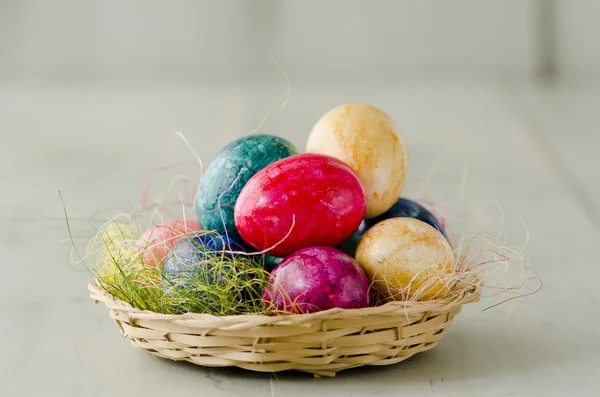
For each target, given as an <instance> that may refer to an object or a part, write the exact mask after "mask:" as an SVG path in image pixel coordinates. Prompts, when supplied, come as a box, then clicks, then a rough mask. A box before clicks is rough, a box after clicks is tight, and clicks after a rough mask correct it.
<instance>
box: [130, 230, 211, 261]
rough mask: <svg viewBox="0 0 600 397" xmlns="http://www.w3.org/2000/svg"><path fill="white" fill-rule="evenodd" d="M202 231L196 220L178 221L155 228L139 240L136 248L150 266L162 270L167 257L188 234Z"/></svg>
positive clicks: (147, 231)
mask: <svg viewBox="0 0 600 397" xmlns="http://www.w3.org/2000/svg"><path fill="white" fill-rule="evenodd" d="M197 230H201V227H200V225H199V224H198V222H196V221H194V220H187V221H184V220H183V219H179V220H176V221H175V222H173V223H170V224H167V225H159V226H154V227H152V228H150V229H148V230H146V232H144V234H142V236H141V237H140V238H139V239H138V241H137V243H136V246H137V249H138V251H139V252H143V254H142V257H143V258H144V262H145V263H146V264H147V265H148V266H155V267H159V268H161V267H162V265H163V262H164V261H165V258H166V256H167V255H168V254H169V252H171V251H172V250H173V247H175V245H176V244H177V243H178V242H179V241H180V240H181V239H182V238H183V237H184V236H185V235H186V234H188V233H190V232H193V231H197Z"/></svg>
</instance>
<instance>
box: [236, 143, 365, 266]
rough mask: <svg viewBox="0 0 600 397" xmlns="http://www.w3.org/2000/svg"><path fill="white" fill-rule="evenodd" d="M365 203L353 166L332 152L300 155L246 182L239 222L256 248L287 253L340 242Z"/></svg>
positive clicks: (239, 203) (352, 228)
mask: <svg viewBox="0 0 600 397" xmlns="http://www.w3.org/2000/svg"><path fill="white" fill-rule="evenodd" d="M365 206H366V199H365V191H364V189H363V187H362V185H361V183H360V180H359V179H358V176H357V175H356V174H355V173H354V171H352V169H350V167H348V166H347V165H346V164H344V163H343V162H341V161H340V160H338V159H336V158H334V157H331V156H325V155H320V154H299V155H295V156H292V157H288V158H286V159H283V160H280V161H277V162H275V163H273V164H271V165H269V166H267V167H265V168H264V169H263V170H262V171H259V172H258V173H257V174H256V175H254V176H253V177H252V179H250V181H248V183H247V184H246V186H245V187H244V189H243V190H242V192H241V193H240V196H239V198H238V201H237V203H236V206H235V225H236V227H237V229H238V231H239V233H240V235H241V237H242V238H243V239H244V241H246V243H248V244H249V245H251V246H252V247H254V248H256V249H257V250H259V251H263V250H265V249H269V251H268V253H269V255H273V256H279V257H284V256H286V255H289V254H291V253H292V252H295V251H297V250H299V249H302V248H306V247H310V246H313V245H322V246H328V247H335V246H337V245H339V244H341V243H342V242H343V241H345V240H346V239H347V238H348V237H350V235H351V234H352V233H353V232H354V231H355V230H356V229H357V228H358V225H359V224H360V222H361V221H362V218H363V216H364V213H365Z"/></svg>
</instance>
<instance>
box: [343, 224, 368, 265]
mask: <svg viewBox="0 0 600 397" xmlns="http://www.w3.org/2000/svg"><path fill="white" fill-rule="evenodd" d="M363 224H364V221H362V222H361V224H360V226H359V228H358V230H357V231H356V232H354V233H352V235H351V236H350V237H348V239H346V241H344V242H343V243H342V244H340V246H338V247H337V248H338V249H339V250H340V251H342V252H344V253H346V254H348V255H350V256H352V257H354V254H355V253H356V248H357V247H358V243H359V242H360V239H361V238H362V235H363V234H364V232H363V233H361V232H360V231H359V230H361V227H362V226H363Z"/></svg>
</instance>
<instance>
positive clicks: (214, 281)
mask: <svg viewBox="0 0 600 397" xmlns="http://www.w3.org/2000/svg"><path fill="white" fill-rule="evenodd" d="M243 252H244V246H243V245H242V244H241V243H239V242H237V241H236V240H235V239H233V238H231V237H227V236H222V235H218V234H216V233H198V234H192V235H190V236H187V237H185V238H183V239H182V240H181V241H180V242H179V243H178V244H177V245H176V246H175V248H173V251H172V252H171V253H170V254H169V255H168V256H167V259H166V261H165V264H164V267H163V273H162V274H163V282H162V287H163V289H164V292H165V298H167V299H166V304H169V305H170V309H171V310H173V311H175V312H178V313H184V312H188V311H193V312H199V313H204V312H208V313H221V312H222V310H221V309H222V308H221V306H222V305H223V302H224V301H225V302H230V303H229V305H232V303H231V302H235V301H238V302H242V301H246V300H250V299H252V300H255V299H260V296H261V293H262V284H263V283H264V281H265V280H264V276H263V272H262V270H261V265H260V263H258V262H255V261H254V260H245V261H241V260H236V258H241V257H244V256H245V255H244V253H243ZM249 258H251V257H249ZM258 286H260V288H257V287H258ZM234 306H235V305H234ZM220 308H221V309H220ZM227 309H228V310H231V309H235V308H232V307H228V308H227Z"/></svg>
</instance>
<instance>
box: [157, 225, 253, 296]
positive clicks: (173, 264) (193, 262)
mask: <svg viewBox="0 0 600 397" xmlns="http://www.w3.org/2000/svg"><path fill="white" fill-rule="evenodd" d="M228 251H242V252H245V248H244V246H243V245H242V244H241V243H239V242H237V241H236V240H235V239H233V238H231V237H227V236H222V235H219V234H216V233H206V234H202V233H197V234H193V235H190V236H187V237H184V238H183V239H182V240H181V241H180V242H179V243H177V245H176V246H175V247H174V248H173V251H171V253H169V255H168V256H167V259H166V261H165V264H164V266H163V275H164V277H165V279H167V280H169V281H172V282H176V283H177V284H185V282H184V281H185V280H183V279H184V278H193V277H192V276H194V273H196V272H198V271H202V272H205V273H206V277H208V279H207V280H206V281H207V282H209V283H210V282H212V281H213V280H212V278H211V275H210V269H209V267H208V265H207V264H206V262H203V261H205V260H206V259H207V256H209V255H215V254H216V255H223V256H224V257H225V258H232V257H233V256H234V255H235V254H233V253H232V252H228Z"/></svg>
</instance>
